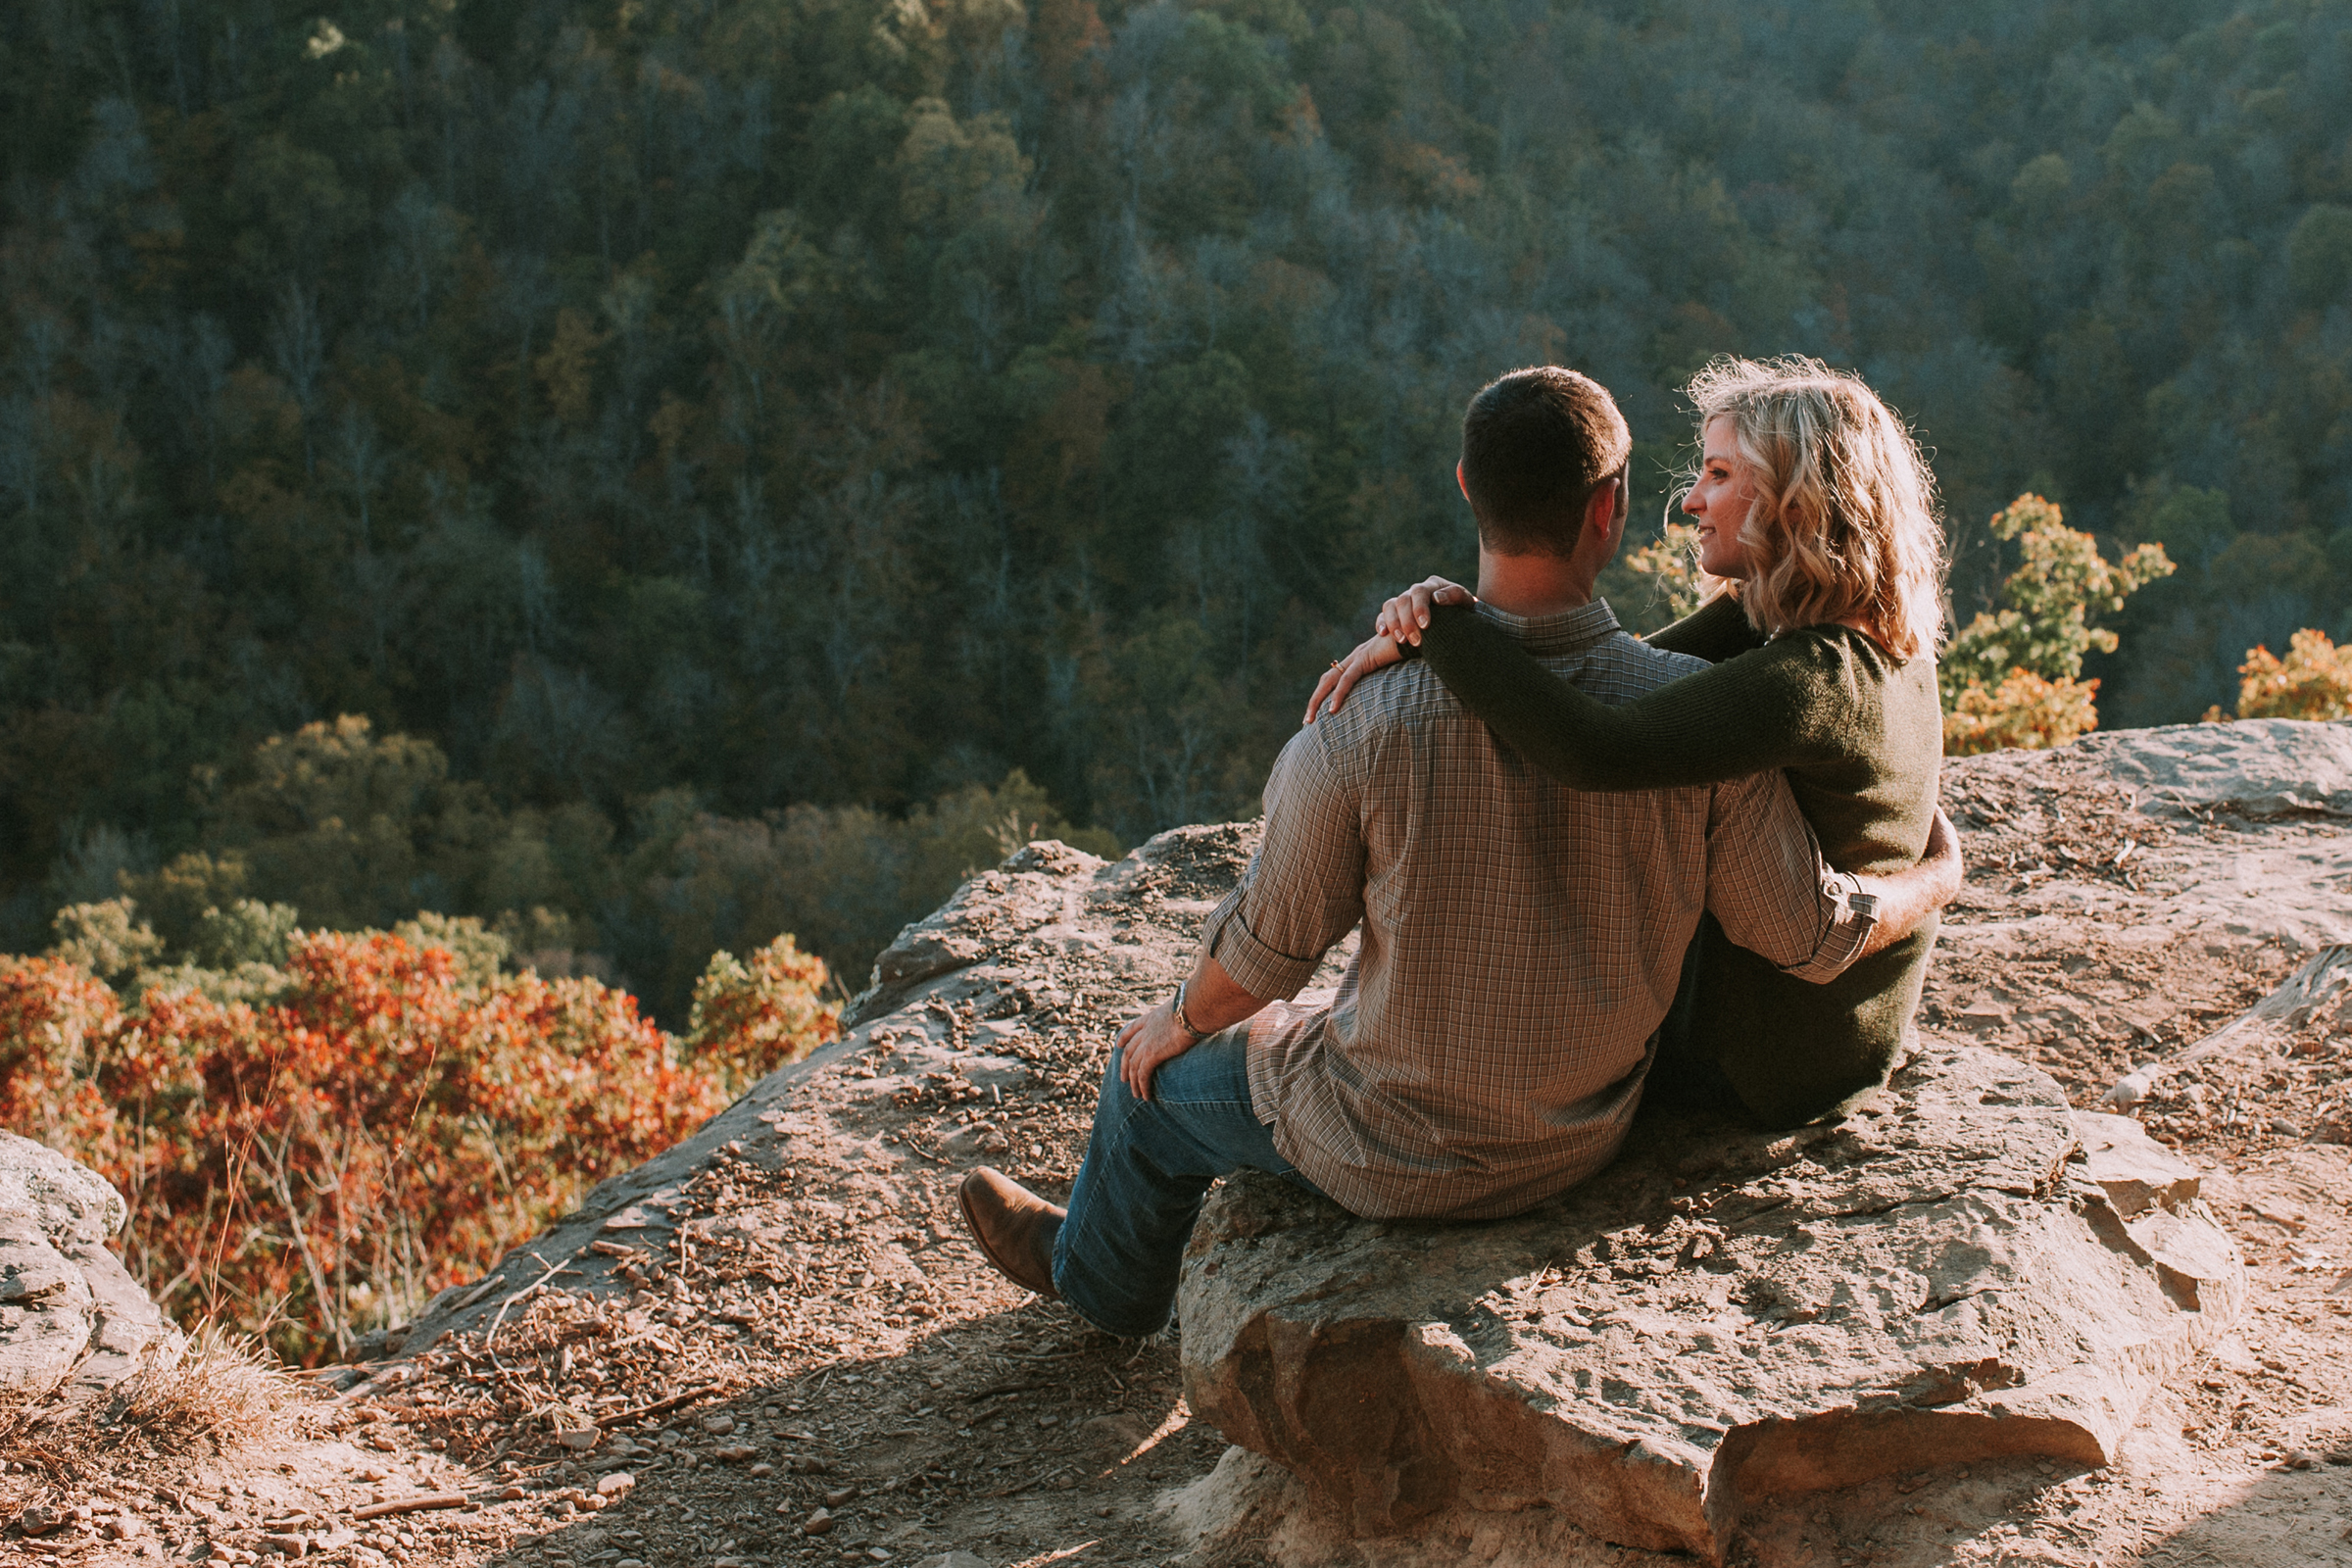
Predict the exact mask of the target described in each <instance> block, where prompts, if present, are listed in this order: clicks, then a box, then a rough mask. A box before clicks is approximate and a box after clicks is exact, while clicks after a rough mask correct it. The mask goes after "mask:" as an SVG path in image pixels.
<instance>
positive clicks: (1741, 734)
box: [1421, 606, 1853, 790]
mask: <svg viewBox="0 0 2352 1568" xmlns="http://www.w3.org/2000/svg"><path fill="white" fill-rule="evenodd" d="M1421 652H1422V656H1423V657H1424V658H1426V659H1427V660H1428V661H1429V664H1430V668H1432V669H1433V670H1435V671H1437V673H1438V675H1439V677H1440V678H1441V679H1443V680H1444V681H1445V682H1446V686H1447V688H1448V689H1450V690H1451V691H1452V693H1453V695H1454V696H1455V697H1456V698H1458V699H1460V700H1461V703H1462V706H1463V707H1465V708H1467V709H1469V710H1470V711H1472V712H1473V713H1476V714H1477V715H1478V716H1479V717H1480V718H1481V719H1483V720H1485V722H1486V723H1487V725H1488V727H1489V728H1491V729H1493V730H1494V731H1495V734H1496V735H1498V736H1500V737H1501V738H1502V740H1503V743H1504V744H1505V745H1507V746H1509V747H1510V748H1511V749H1512V750H1513V751H1515V752H1517V753H1519V755H1520V756H1522V757H1524V758H1526V759H1527V760H1529V761H1531V762H1533V763H1534V764H1535V765H1536V766H1538V767H1540V768H1542V769H1543V770H1544V772H1546V773H1548V774H1550V775H1551V776H1552V777H1553V778H1556V779H1558V780H1559V781H1560V782H1561V783H1563V784H1565V785H1567V786H1568V787H1569V788H1571V789H1580V790H1645V789H1675V788H1680V787H1683V786H1687V785H1694V784H1720V783H1722V782H1724V781H1725V780H1727V779H1735V778H1741V777H1744V776H1746V775H1747V774H1749V773H1760V772H1763V771H1764V770H1765V769H1767V768H1775V767H1794V766H1801V765H1803V764H1805V763H1808V762H1818V761H1825V760H1832V759H1835V758H1839V757H1843V756H1846V755H1848V754H1850V753H1851V751H1852V750H1853V747H1852V745H1851V743H1850V741H1848V740H1847V738H1846V736H1845V733H1844V732H1845V730H1846V729H1847V728H1848V726H1849V725H1850V724H1851V721H1852V718H1853V714H1852V705H1851V702H1850V701H1849V700H1847V699H1846V698H1845V696H1844V695H1843V692H1842V687H1843V685H1844V682H1843V680H1842V678H1841V672H1840V671H1839V670H1838V668H1835V667H1832V666H1831V665H1830V664H1829V662H1827V660H1826V657H1825V656H1826V650H1825V649H1824V648H1823V647H1822V646H1821V645H1820V644H1819V643H1818V641H1817V640H1815V639H1812V638H1807V637H1802V636H1797V637H1785V638H1782V639H1780V640H1779V641H1777V642H1775V643H1773V644H1771V645H1770V646H1768V647H1766V648H1764V649H1762V650H1759V651H1758V652H1756V653H1754V654H1752V655H1749V656H1747V657H1744V658H1740V659H1736V660H1733V661H1731V662H1728V663H1722V664H1717V665H1714V666H1712V667H1711V668H1708V669H1702V670H1697V671H1694V672H1693V673H1691V674H1689V675H1685V676H1683V677H1682V678H1681V679H1679V680H1675V681H1670V682H1668V683H1667V684H1666V685H1664V686H1660V687H1658V688H1657V689H1656V690H1654V691H1651V692H1648V693H1645V694H1644V695H1642V696H1641V697H1639V698H1636V699H1635V700H1634V701H1632V702H1629V703H1621V704H1618V705H1616V706H1614V707H1612V706H1610V705H1609V704H1606V703H1602V702H1598V701H1596V700H1594V699H1593V698H1591V697H1588V696H1586V695H1585V694H1584V693H1583V692H1581V691H1579V690H1577V688H1576V687H1575V686H1573V685H1571V684H1570V683H1569V682H1567V681H1565V680H1562V679H1561V678H1560V677H1558V676H1557V675H1554V674H1552V673H1551V672H1550V671H1549V670H1547V669H1545V668H1544V666H1543V665H1541V664H1539V663H1537V662H1535V660H1533V659H1532V658H1530V657H1529V656H1528V655H1527V653H1526V652H1525V651H1524V650H1523V649H1521V648H1520V646H1519V644H1518V643H1517V642H1516V641H1514V640H1513V639H1512V638H1511V636H1510V635H1509V633H1507V632H1505V631H1503V630H1502V628H1501V627H1499V626H1496V625H1495V624H1494V623H1492V622H1491V621H1489V620H1487V619H1486V618H1485V617H1484V616H1482V615H1480V614H1479V613H1477V611H1475V610H1473V609H1471V608H1469V607H1467V606H1441V607H1439V608H1438V610H1437V611H1436V612H1435V613H1433V614H1432V615H1431V616H1430V622H1429V626H1428V628H1427V629H1426V630H1425V631H1424V632H1423V633H1422V639H1421Z"/></svg>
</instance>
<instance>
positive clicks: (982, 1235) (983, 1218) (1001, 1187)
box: [956, 1165, 1069, 1301]
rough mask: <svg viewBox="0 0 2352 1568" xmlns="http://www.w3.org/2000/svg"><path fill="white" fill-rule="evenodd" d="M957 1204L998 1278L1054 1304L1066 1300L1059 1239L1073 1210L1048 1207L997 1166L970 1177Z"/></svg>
mask: <svg viewBox="0 0 2352 1568" xmlns="http://www.w3.org/2000/svg"><path fill="white" fill-rule="evenodd" d="M956 1202H957V1203H958V1204H960V1205H961V1206H962V1209H963V1222H964V1224H965V1225H967V1226H969V1227H970V1228H971V1232H972V1240H973V1241H975V1242H977V1243H978V1244H979V1245H980V1251H981V1254H982V1255H983V1256H985V1257H986V1258H987V1259H988V1260H989V1261H990V1262H991V1263H994V1264H996V1265H997V1272H998V1273H1000V1274H1002V1275H1004V1276H1005V1278H1006V1279H1008V1280H1010V1281H1012V1283H1013V1284H1015V1285H1018V1286H1020V1287H1021V1288H1022V1289H1023V1290H1029V1291H1035V1292H1036V1293H1037V1294H1038V1295H1040V1296H1042V1297H1045V1298H1046V1299H1048V1300H1053V1301H1058V1300H1060V1299H1061V1293H1060V1292H1059V1291H1057V1290H1055V1289H1054V1237H1055V1236H1056V1235H1058V1234H1059V1233H1060V1231H1061V1217H1062V1215H1064V1214H1066V1213H1068V1212H1069V1210H1067V1209H1065V1208H1061V1207H1059V1206H1057V1205H1055V1204H1053V1203H1049V1202H1047V1201H1045V1200H1044V1199H1042V1198H1040V1197H1038V1196H1037V1195H1036V1194H1035V1193H1033V1192H1031V1191H1030V1190H1029V1189H1028V1188H1026V1187H1023V1186H1022V1185H1021V1184H1020V1183H1019V1182H1016V1181H1014V1180H1013V1179H1012V1178H1011V1177H1009V1176H1007V1175H1005V1173H1004V1172H1003V1171H1001V1170H998V1169H997V1168H996V1167H995V1166H993V1165H983V1166H981V1167H980V1168H979V1169H978V1170H975V1171H973V1172H972V1173H971V1174H970V1175H969V1176H966V1177H965V1178H964V1179H963V1185H962V1187H960V1188H958V1189H957V1190H956Z"/></svg>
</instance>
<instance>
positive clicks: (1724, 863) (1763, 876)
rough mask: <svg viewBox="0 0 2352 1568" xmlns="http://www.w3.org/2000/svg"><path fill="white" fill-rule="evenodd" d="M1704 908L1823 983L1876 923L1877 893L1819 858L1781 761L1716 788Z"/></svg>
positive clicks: (1748, 942)
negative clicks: (1778, 766) (1873, 894)
mask: <svg viewBox="0 0 2352 1568" xmlns="http://www.w3.org/2000/svg"><path fill="white" fill-rule="evenodd" d="M1707 908H1708V910H1709V911H1710V912H1711V913H1713V914H1714V916H1715V918H1716V919H1718V920H1720V921H1721V922H1722V923H1723V929H1724V934H1725V935H1726V936H1728V937H1730V938H1731V939H1732V940H1733V941H1734V942H1737V943H1738V944H1740V946H1741V947H1743V948H1746V949H1748V950H1749V951H1750V952H1753V953H1756V954H1758V955H1760V956H1763V957H1765V958H1768V959H1770V960H1771V961H1772V962H1773V963H1774V964H1776V965H1778V966H1779V967H1780V969H1781V970H1782V972H1783V973H1786V974H1790V975H1794V976H1796V977H1797V978H1798V979H1800V980H1810V981H1812V982H1814V983H1815V984H1817V985H1818V984H1821V983H1823V982H1825V981H1830V980H1835V979H1837V978H1838V976H1839V975H1840V974H1843V973H1844V972H1845V970H1846V968H1847V967H1848V966H1849V965H1850V964H1852V963H1853V961H1854V960H1855V958H1857V957H1859V956H1861V953H1862V945H1863V943H1865V942H1866V941H1868V940H1869V937H1870V934H1871V932H1872V931H1873V930H1874V929H1875V928H1876V927H1877V925H1878V921H1879V909H1878V900H1877V899H1875V898H1873V897H1871V896H1870V895H1869V894H1867V893H1864V892H1863V891H1862V890H1861V884H1860V883H1859V882H1858V881H1856V880H1855V879H1854V878H1853V877H1852V876H1850V875H1848V874H1847V873H1845V872H1843V871H1837V870H1833V869H1831V867H1830V865H1829V864H1828V862H1827V861H1825V860H1823V859H1822V858H1821V841H1820V840H1819V839H1818V838H1816V837H1815V836H1814V833H1813V828H1812V825H1811V824H1810V823H1808V822H1807V821H1806V820H1805V817H1804V813H1803V812H1802V811H1800V810H1798V809H1797V805H1796V797H1795V796H1793V795H1791V794H1790V793H1789V781H1788V779H1787V778H1786V777H1784V776H1783V775H1782V774H1781V773H1780V771H1779V770H1777V769H1775V770H1773V771H1771V772H1767V773H1756V774H1751V775H1750V776H1748V777H1746V778H1741V779H1734V780H1733V781H1731V782H1730V783H1728V784H1719V785H1717V786H1715V789H1714V801H1713V804H1712V806H1711V808H1710V809H1709V813H1708V822H1707Z"/></svg>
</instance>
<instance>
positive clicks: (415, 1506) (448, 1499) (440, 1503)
mask: <svg viewBox="0 0 2352 1568" xmlns="http://www.w3.org/2000/svg"><path fill="white" fill-rule="evenodd" d="M472 1502H473V1499H472V1498H471V1497H468V1496H467V1495H466V1494H464V1493H463V1492H428V1493H426V1494H425V1495H423V1496H421V1497H395V1498H393V1499H392V1500H391V1501H390V1502H371V1503H369V1504H368V1506H366V1507H365V1508H354V1509H352V1510H351V1516H352V1518H354V1519H383V1518H388V1517H390V1516H391V1515H393V1514H396V1513H422V1512H424V1511H425V1510H426V1509H427V1508H465V1507H469V1506H471V1504H472Z"/></svg>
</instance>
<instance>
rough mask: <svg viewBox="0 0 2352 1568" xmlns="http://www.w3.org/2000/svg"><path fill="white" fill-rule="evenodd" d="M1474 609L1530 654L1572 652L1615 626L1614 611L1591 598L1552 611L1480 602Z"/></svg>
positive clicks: (1615, 617) (1603, 603) (1594, 640)
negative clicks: (1518, 610)
mask: <svg viewBox="0 0 2352 1568" xmlns="http://www.w3.org/2000/svg"><path fill="white" fill-rule="evenodd" d="M1478 613H1480V614H1482V615H1484V616H1486V617H1487V618H1488V619H1489V620H1491V621H1493V622H1495V625H1497V626H1500V627H1501V628H1502V629H1503V630H1504V631H1507V632H1509V633H1510V634H1511V636H1512V637H1513V638H1515V639H1516V640H1517V641H1518V642H1519V643H1520V644H1521V645H1522V646H1523V647H1525V648H1526V649H1527V651H1528V652H1529V653H1531V654H1536V655H1539V656H1541V655H1544V654H1572V653H1575V652H1576V651H1577V650H1578V649H1580V648H1583V647H1585V646H1587V645H1588V644H1591V643H1595V642H1598V641H1599V640H1600V639H1601V638H1603V637H1606V636H1608V635H1609V633H1611V632H1613V631H1615V630H1617V629H1618V628H1617V613H1616V612H1615V611H1613V610H1611V609H1610V608H1609V602H1608V601H1607V600H1605V599H1595V600H1593V602H1592V603H1590V604H1585V605H1579V606H1577V607H1576V608H1575V609H1574V610H1563V611H1561V612H1560V613H1557V614H1553V615H1513V614H1508V613H1504V612H1502V611H1499V610H1496V609H1495V607H1494V606H1492V605H1488V604H1481V605H1480V606H1479V607H1478Z"/></svg>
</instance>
